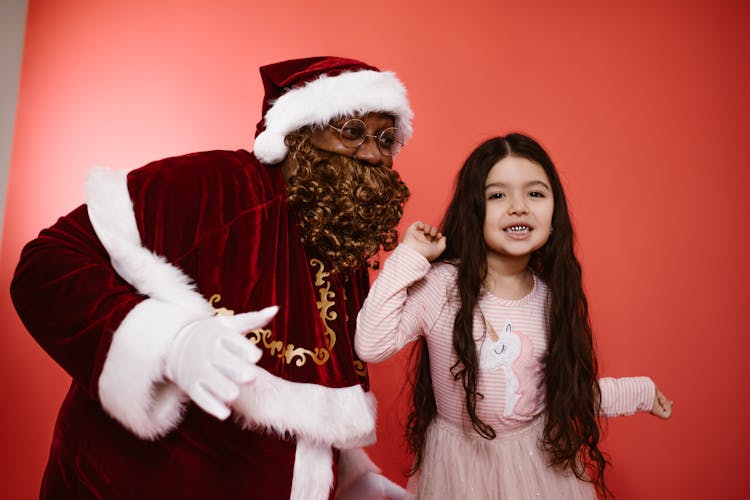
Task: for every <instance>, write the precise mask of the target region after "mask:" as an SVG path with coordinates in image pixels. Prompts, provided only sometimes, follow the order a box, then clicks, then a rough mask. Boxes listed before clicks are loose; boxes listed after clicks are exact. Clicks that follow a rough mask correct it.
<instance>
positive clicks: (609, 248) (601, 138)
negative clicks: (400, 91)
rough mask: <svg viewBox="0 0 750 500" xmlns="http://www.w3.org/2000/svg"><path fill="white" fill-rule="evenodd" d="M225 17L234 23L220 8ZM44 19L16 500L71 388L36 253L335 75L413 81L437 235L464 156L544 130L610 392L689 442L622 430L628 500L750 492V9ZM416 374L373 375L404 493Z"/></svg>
mask: <svg viewBox="0 0 750 500" xmlns="http://www.w3.org/2000/svg"><path fill="white" fill-rule="evenodd" d="M209 4H211V5H210V6H209ZM253 4H257V2H244V1H240V0H234V1H229V0H225V1H223V2H203V1H199V0H183V1H179V2H178V1H167V0H164V1H153V0H149V1H145V0H131V1H129V2H101V1H94V0H64V1H63V0H60V1H56V2H49V1H37V0H31V2H30V4H29V11H28V26H27V33H26V45H25V53H24V61H23V69H22V79H21V87H20V96H19V105H18V116H17V122H16V132H15V142H14V149H13V157H12V166H11V173H10V181H9V186H10V187H9V193H8V199H7V210H6V215H7V217H6V221H5V231H4V234H3V245H2V257H1V259H0V288H2V290H3V292H2V294H0V322H1V323H0V324H1V325H2V327H1V328H2V332H3V334H2V336H0V342H1V344H0V376H1V378H0V380H2V383H1V384H0V391H1V392H0V400H2V401H3V411H2V412H0V418H1V419H2V423H1V424H0V442H2V443H3V444H2V447H3V454H2V456H3V458H2V460H3V462H4V463H2V464H0V465H1V466H0V475H1V477H0V496H1V497H3V498H33V497H36V496H37V494H38V485H39V481H40V477H41V474H42V471H43V467H44V464H45V461H46V455H47V450H48V447H49V443H50V437H51V431H52V427H53V423H54V418H55V414H56V411H57V408H58V407H59V404H60V402H61V401H62V398H63V396H64V393H65V390H66V388H67V385H68V382H69V380H68V379H67V376H66V375H65V374H64V373H63V372H62V370H61V369H59V368H58V367H57V366H56V365H55V364H54V363H53V362H52V361H51V360H50V359H49V358H48V357H47V356H46V355H45V354H44V353H43V352H42V350H41V349H40V348H39V347H38V346H37V345H36V344H35V343H34V342H33V340H32V339H31V338H30V336H29V335H28V334H27V333H26V332H25V331H24V329H23V327H22V326H21V324H20V321H19V320H18V319H17V317H16V315H15V312H14V311H13V309H12V306H11V304H10V301H9V297H8V293H7V289H8V283H9V281H10V277H11V275H12V272H13V268H14V266H15V263H16V262H17V259H18V255H19V252H20V250H21V247H22V245H23V244H24V243H25V242H26V241H28V240H29V239H31V238H32V237H34V236H35V235H36V233H37V232H38V231H39V230H40V229H41V228H42V227H45V226H47V225H49V224H51V223H52V222H54V220H55V218H56V217H57V216H58V215H61V214H63V213H66V212H67V211H69V210H70V209H72V208H73V207H74V206H76V205H78V204H79V203H81V202H82V201H83V181H84V177H85V174H86V172H87V171H88V170H89V169H90V168H91V166H93V165H101V164H104V165H108V166H111V167H115V168H134V167H137V166H140V165H141V164H143V163H145V162H147V161H149V160H152V159H156V158H160V157H164V156H167V155H174V154H180V153H186V152H190V151H197V150H202V149H209V148H231V149H235V148H241V147H245V148H251V147H252V135H253V130H254V125H255V123H256V121H257V119H258V118H259V113H260V104H261V97H262V91H261V85H260V81H259V78H258V75H257V68H258V66H260V65H262V64H265V63H268V62H273V61H277V60H282V59H287V58H293V57H303V56H309V55H320V54H336V55H343V56H349V57H354V58H359V59H363V60H365V61H368V62H371V63H373V64H376V65H379V66H380V67H382V68H387V69H392V70H395V71H396V72H397V73H398V74H399V76H400V77H401V78H402V80H403V81H404V82H405V83H406V85H407V86H408V88H409V90H410V95H411V99H412V104H413V108H414V110H415V112H416V119H415V126H416V134H415V136H414V139H413V140H412V142H411V143H410V144H409V145H408V147H407V148H406V149H405V150H404V151H403V153H402V154H401V155H400V156H399V158H398V161H397V168H398V169H399V170H400V172H401V173H402V175H403V177H404V178H405V179H406V180H407V182H408V183H409V184H410V186H411V187H412V190H413V193H414V195H413V198H412V199H411V201H410V202H409V204H408V207H407V210H406V216H405V219H404V223H403V224H402V225H403V227H405V226H406V224H408V222H410V221H411V220H413V219H415V218H422V219H424V220H428V221H433V222H437V221H438V220H439V219H440V216H441V214H442V211H443V208H444V207H445V205H446V203H447V199H448V197H449V195H450V192H451V189H452V183H453V178H454V175H455V173H456V171H457V169H458V168H459V166H460V164H461V162H462V160H463V158H464V157H465V155H466V154H467V153H468V152H469V151H470V150H471V149H472V148H473V147H474V146H475V145H477V144H478V143H479V142H480V141H481V140H482V139H484V138H486V137H488V136H491V135H496V134H504V133H507V132H509V131H514V130H517V131H523V132H526V133H529V134H531V135H533V136H534V137H536V138H537V139H539V140H540V141H541V142H542V143H543V144H544V145H545V146H546V147H547V149H548V150H549V151H550V153H551V155H552V157H553V159H554V160H555V161H556V163H557V165H558V167H559V169H560V171H561V174H562V176H563V180H564V182H565V184H566V188H567V192H568V196H569V199H570V203H571V208H572V211H573V216H574V220H575V223H576V226H577V230H578V244H579V256H580V257H581V259H582V261H583V265H584V272H585V280H586V286H587V290H588V293H589V298H590V301H591V306H592V311H593V318H592V319H593V323H594V327H595V331H596V336H597V344H598V348H599V353H600V361H601V367H602V372H603V374H606V375H612V376H624V375H631V374H648V375H651V376H652V377H653V378H654V379H655V380H656V381H657V383H658V385H659V386H660V387H661V388H662V389H663V390H664V392H665V393H667V394H668V395H669V396H670V397H671V398H673V399H674V400H675V401H676V402H675V409H674V411H675V414H674V417H673V419H672V420H671V421H668V422H662V421H658V420H656V419H655V418H653V417H650V416H647V415H640V416H635V417H631V418H623V419H617V420H613V421H611V422H610V425H609V433H608V437H607V439H606V442H605V445H604V446H605V448H606V450H607V451H608V452H609V453H610V454H611V457H612V461H613V463H614V466H613V468H612V469H611V473H610V481H611V487H612V489H613V490H614V492H615V493H616V494H617V495H618V497H619V498H623V499H629V498H638V499H649V498H681V499H690V498H696V499H698V498H739V497H741V496H742V495H743V494H744V492H745V491H746V487H745V484H746V481H747V479H746V477H745V476H746V473H747V469H748V465H749V464H748V459H747V458H746V457H747V450H748V448H750V438H749V437H748V435H749V434H748V432H747V429H746V424H747V422H748V417H747V414H746V412H747V411H748V405H749V404H750V391H748V386H749V385H750V384H749V382H750V377H749V376H748V370H747V369H746V365H747V362H748V361H747V360H748V354H749V351H750V349H749V347H750V341H749V340H748V333H750V331H749V330H750V329H748V327H747V325H746V323H745V321H743V320H744V319H746V317H747V310H748V306H750V303H749V301H748V294H747V292H746V291H745V290H746V282H747V280H748V278H750V269H749V267H750V266H749V265H748V259H747V257H748V249H749V247H750V245H749V244H748V238H749V237H748V224H747V216H748V214H749V213H750V210H748V209H749V208H750V201H748V195H747V191H748V181H750V165H748V160H747V154H746V153H745V151H744V148H745V147H746V145H747V144H748V132H750V127H748V116H749V115H748V112H749V111H750V106H749V105H748V104H749V101H750V97H748V88H750V87H749V85H750V75H749V72H750V64H748V62H750V61H748V56H747V53H748V47H749V45H748V42H749V41H750V35H748V31H747V29H746V27H747V22H748V13H749V11H750V7H748V6H747V5H746V4H745V3H742V2H732V1H723V2H721V1H718V2H717V1H713V0H712V1H709V0H705V1H676V0H674V1H661V2H642V1H639V0H636V1H631V2H581V1H571V2H553V1H549V2H540V1H536V2H501V1H497V0H487V1H480V0H467V1H463V2H460V3H456V2H440V1H433V2H423V3H420V2H416V1H415V2H404V1H394V0H380V1H378V2H366V3H356V2H354V3H353V2H351V1H338V0H335V1H328V2H325V3H324V4H321V3H320V2H314V3H311V2H307V1H306V0H278V1H275V2H270V3H268V4H263V5H253ZM405 364H406V357H405V356H401V355H400V356H398V357H397V358H396V359H394V360H391V361H389V362H386V363H384V364H382V365H379V366H373V367H371V372H372V377H373V380H374V382H373V386H374V391H375V392H376V394H377V395H378V397H379V400H380V441H379V443H378V444H377V445H376V446H374V447H373V448H372V449H371V450H370V452H371V454H372V455H373V456H374V457H375V459H376V461H377V462H378V463H379V464H381V465H382V466H383V468H384V470H385V471H386V473H387V474H388V475H389V476H391V477H392V478H394V479H397V480H399V481H402V482H403V476H402V475H401V474H402V472H403V470H405V468H406V467H407V466H408V463H409V459H408V458H407V457H406V455H405V454H404V452H403V450H402V448H401V445H400V442H401V441H400V437H399V436H400V434H401V430H402V427H401V422H402V419H403V407H404V404H403V400H404V395H403V394H400V392H399V391H400V388H401V386H402V381H403V377H404V371H405V369H406V368H405Z"/></svg>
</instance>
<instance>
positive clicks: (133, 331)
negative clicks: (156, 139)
mask: <svg viewBox="0 0 750 500" xmlns="http://www.w3.org/2000/svg"><path fill="white" fill-rule="evenodd" d="M86 194H87V209H88V214H89V219H90V220H91V224H92V225H93V227H94V231H96V235H97V236H98V238H99V240H100V241H101V242H102V244H103V245H104V247H105V248H106V250H107V252H108V253H109V257H110V260H111V262H112V267H113V268H114V269H115V271H116V272H117V274H119V275H120V276H121V277H122V278H123V279H125V280H126V281H127V282H128V283H130V284H131V285H132V286H133V287H134V288H135V289H136V290H137V291H138V293H140V294H141V295H144V296H147V297H149V298H148V299H147V300H145V301H143V302H141V303H140V304H139V305H137V306H136V307H134V308H133V309H132V310H131V311H130V312H129V313H128V314H127V316H126V317H125V318H124V320H123V321H122V323H121V324H120V326H119V327H118V328H117V329H116V330H115V332H114V336H113V338H112V344H111V346H110V349H109V352H108V353H107V358H106V360H105V361H104V366H103V368H102V373H101V375H100V377H99V398H100V400H101V402H102V406H103V407H104V409H105V410H106V411H107V412H108V413H109V414H110V415H111V416H112V417H113V418H115V419H116V420H118V421H119V422H121V423H122V424H123V425H124V426H125V427H126V428H128V429H130V430H131V431H132V432H133V433H135V434H136V435H138V436H140V437H142V438H144V439H156V438H158V437H160V436H162V435H163V434H165V433H167V432H168V431H169V430H171V429H172V428H173V427H174V426H176V425H177V424H178V423H179V421H180V419H181V411H182V407H183V405H184V403H185V401H186V400H187V398H186V396H185V395H184V394H183V393H182V391H181V390H180V389H178V388H177V386H175V385H174V384H172V383H170V382H166V381H164V378H163V370H164V359H165V357H166V350H167V349H168V346H169V345H170V343H171V340H172V339H173V338H174V336H175V335H176V334H177V332H178V331H179V330H180V329H181V328H182V326H184V325H186V324H187V323H189V322H191V321H195V320H197V319H200V318H205V317H209V316H212V315H213V314H214V311H213V308H212V307H211V305H210V304H209V303H208V302H207V301H206V300H205V299H204V298H203V296H202V295H201V294H200V293H198V292H197V291H196V290H195V288H194V286H193V285H192V282H191V280H190V279H189V277H188V276H186V275H185V274H184V273H183V272H182V271H181V270H180V269H178V268H177V267H175V266H173V265H172V264H170V263H169V262H167V260H166V259H164V258H163V257H161V256H159V255H156V254H154V253H152V252H150V251H149V250H147V249H146V248H144V247H143V246H142V244H141V239H140V234H139V233H138V228H137V226H136V222H135V213H134V210H133V204H132V201H131V199H130V194H129V192H128V186H127V172H125V171H112V170H107V169H103V168H99V169H95V170H93V171H92V172H91V174H90V175H89V178H88V180H87V184H86Z"/></svg>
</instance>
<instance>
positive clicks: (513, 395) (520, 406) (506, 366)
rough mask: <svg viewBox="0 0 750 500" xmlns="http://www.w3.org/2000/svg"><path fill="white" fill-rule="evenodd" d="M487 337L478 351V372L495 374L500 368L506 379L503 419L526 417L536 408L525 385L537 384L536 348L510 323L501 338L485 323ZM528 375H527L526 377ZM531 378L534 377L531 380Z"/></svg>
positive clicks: (532, 391)
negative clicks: (534, 368) (535, 376)
mask: <svg viewBox="0 0 750 500" xmlns="http://www.w3.org/2000/svg"><path fill="white" fill-rule="evenodd" d="M485 324H486V327H487V335H486V336H485V338H484V340H483V341H482V344H481V345H480V347H479V368H480V370H482V371H493V370H497V369H498V368H501V369H502V370H503V374H504V377H505V407H504V409H503V416H504V417H510V416H513V415H525V414H527V413H528V412H529V411H531V410H532V408H533V407H534V402H533V401H531V398H530V397H528V396H527V397H524V395H525V394H527V393H532V394H533V393H534V388H531V389H532V390H531V391H524V388H523V382H524V381H525V382H526V383H529V382H531V381H533V380H534V377H533V374H531V373H528V372H529V371H531V372H533V366H534V359H533V358H534V356H533V349H534V348H533V345H532V343H531V341H530V340H529V339H528V338H527V337H526V336H525V335H518V334H517V333H515V332H514V331H513V326H512V325H511V323H510V322H509V323H507V324H506V325H505V329H504V330H503V331H502V333H501V334H500V335H499V336H498V334H497V333H496V332H495V329H494V328H493V327H492V325H490V324H489V322H488V321H486V320H485ZM525 372H526V373H525ZM529 375H531V376H530V377H529Z"/></svg>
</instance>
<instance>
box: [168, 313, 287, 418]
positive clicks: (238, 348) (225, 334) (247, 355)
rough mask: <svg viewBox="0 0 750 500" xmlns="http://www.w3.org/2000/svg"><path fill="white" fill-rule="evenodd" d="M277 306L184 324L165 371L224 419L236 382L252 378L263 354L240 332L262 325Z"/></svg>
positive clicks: (243, 382)
mask: <svg viewBox="0 0 750 500" xmlns="http://www.w3.org/2000/svg"><path fill="white" fill-rule="evenodd" d="M278 310H279V308H278V307H277V306H272V307H267V308H265V309H262V310H260V311H257V312H248V313H242V314H237V315H235V316H212V317H210V318H206V319H202V320H198V321H194V322H193V323H190V324H188V325H187V326H185V327H184V328H183V329H182V330H180V331H179V332H178V333H177V335H176V336H175V339H174V340H173V341H172V344H171V345H170V347H169V351H168V352H167V363H166V370H165V375H166V376H167V378H168V379H169V380H171V381H172V382H174V383H175V384H177V385H178V386H179V387H180V388H181V389H182V390H183V391H185V392H186V393H187V394H188V395H189V396H190V398H191V399H192V400H193V401H194V402H195V404H197V405H198V406H200V407H201V408H203V410H205V411H206V412H207V413H210V414H211V415H213V416H215V417H216V418H218V419H220V420H225V419H226V418H227V417H228V416H229V414H230V413H231V411H230V409H229V406H228V404H229V403H231V402H232V401H234V400H235V399H237V396H239V394H240V388H239V386H240V385H242V384H247V383H249V382H251V381H252V380H254V379H255V376H256V374H257V371H256V367H255V363H256V362H257V361H258V360H259V359H260V357H261V355H262V354H263V353H262V351H261V350H260V349H258V348H257V347H256V346H255V345H253V343H252V342H250V341H249V340H248V339H246V338H245V336H244V333H245V332H248V331H250V330H255V329H256V328H260V327H262V326H264V325H265V324H266V323H268V322H269V321H270V320H271V318H273V317H274V315H276V312H277V311H278Z"/></svg>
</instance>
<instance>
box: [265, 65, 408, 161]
mask: <svg viewBox="0 0 750 500" xmlns="http://www.w3.org/2000/svg"><path fill="white" fill-rule="evenodd" d="M372 112H384V113H390V114H393V115H394V117H395V118H396V126H397V127H398V128H399V129H400V130H401V132H402V133H403V134H404V140H408V139H409V138H410V137H411V135H412V125H411V119H412V117H413V116H414V114H413V113H412V110H411V108H410V107H409V101H408V99H407V97H406V88H405V87H404V84H403V83H401V81H400V80H399V79H398V78H397V77H396V75H395V73H393V72H391V71H373V70H362V71H350V72H345V73H341V74H339V75H336V76H328V75H322V76H321V77H319V78H317V79H316V80H313V81H311V82H309V83H307V84H305V85H303V86H301V87H297V88H293V89H291V90H289V91H287V92H286V93H285V94H283V95H282V96H281V97H279V98H278V99H277V100H276V102H274V103H273V105H272V106H271V108H270V109H269V110H268V112H267V113H266V116H265V117H264V120H265V127H266V128H265V130H264V131H263V132H261V133H260V134H259V135H258V137H256V138H255V145H254V147H253V151H254V153H255V157H256V158H258V160H260V161H261V162H262V163H265V164H267V165H273V164H276V163H279V162H280V161H282V160H283V159H284V158H285V157H286V155H287V153H288V152H289V150H288V148H287V146H286V144H285V143H284V138H285V137H286V136H287V134H289V133H290V132H294V131H295V130H298V129H299V128H301V127H303V126H305V125H325V124H327V123H328V122H329V121H330V120H332V119H334V118H337V117H342V116H351V115H354V114H360V115H363V114H367V113H372Z"/></svg>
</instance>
